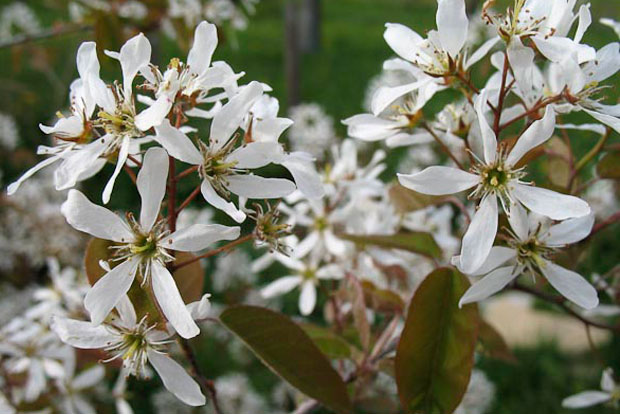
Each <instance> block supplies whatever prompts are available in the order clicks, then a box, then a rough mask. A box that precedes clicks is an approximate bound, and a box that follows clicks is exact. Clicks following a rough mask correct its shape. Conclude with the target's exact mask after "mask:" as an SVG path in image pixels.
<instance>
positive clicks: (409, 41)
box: [383, 23, 423, 62]
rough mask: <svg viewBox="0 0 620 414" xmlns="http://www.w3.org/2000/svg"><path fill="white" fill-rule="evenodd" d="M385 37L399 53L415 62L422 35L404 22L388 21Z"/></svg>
mask: <svg viewBox="0 0 620 414" xmlns="http://www.w3.org/2000/svg"><path fill="white" fill-rule="evenodd" d="M385 27H386V29H385V32H384V33H383V38H384V39H385V41H386V42H387V44H388V45H389V46H390V47H391V48H392V50H393V51H394V52H396V54H397V55H399V56H400V57H402V58H403V59H406V60H409V61H411V62H415V61H416V60H417V56H416V52H417V51H418V50H419V48H418V46H417V45H418V43H420V42H421V41H422V40H423V39H422V37H421V36H420V35H419V34H417V33H416V32H414V31H413V30H411V29H410V28H408V27H407V26H403V25H402V24H397V23H386V25H385Z"/></svg>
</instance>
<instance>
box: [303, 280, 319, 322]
mask: <svg viewBox="0 0 620 414" xmlns="http://www.w3.org/2000/svg"><path fill="white" fill-rule="evenodd" d="M315 305H316V286H314V282H313V281H311V280H307V281H305V282H304V283H303V284H302V285H301V294H300V295H299V311H300V312H301V314H302V315H304V316H307V315H310V314H311V313H312V311H313V310H314V306H315Z"/></svg>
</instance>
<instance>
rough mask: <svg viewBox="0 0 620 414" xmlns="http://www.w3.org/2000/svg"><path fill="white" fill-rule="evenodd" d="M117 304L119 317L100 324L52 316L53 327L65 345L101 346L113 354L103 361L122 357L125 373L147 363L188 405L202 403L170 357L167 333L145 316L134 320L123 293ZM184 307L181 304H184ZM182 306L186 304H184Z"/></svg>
mask: <svg viewBox="0 0 620 414" xmlns="http://www.w3.org/2000/svg"><path fill="white" fill-rule="evenodd" d="M121 304H122V305H121V306H117V308H116V309H117V311H118V313H119V317H118V318H116V317H115V318H113V320H112V321H111V322H106V323H105V324H103V325H95V324H93V323H91V322H84V321H78V320H73V319H65V318H54V320H53V321H52V330H53V331H54V332H55V333H56V334H57V335H58V336H59V337H60V339H61V340H62V341H63V342H65V343H66V344H68V345H71V346H73V347H75V348H79V349H103V350H105V351H106V352H108V353H110V354H111V355H112V357H111V358H109V359H108V360H106V362H108V361H112V360H115V359H118V358H121V359H122V360H123V369H124V370H125V372H126V373H128V374H132V375H135V376H137V377H144V376H145V375H146V373H145V369H146V364H147V362H148V363H150V364H151V366H152V367H153V368H154V369H155V371H157V373H158V374H159V376H160V377H161V380H162V382H163V383H164V386H165V387H166V388H167V389H168V391H170V392H171V393H173V394H174V395H175V396H176V397H177V398H178V399H180V400H181V401H183V402H184V403H185V404H187V405H192V406H201V405H204V404H205V397H204V395H203V394H202V391H201V390H200V386H199V385H198V384H197V383H196V382H195V381H194V380H193V379H192V377H190V376H189V374H188V373H187V372H186V371H185V369H184V368H183V367H181V366H180V365H179V364H178V363H176V362H175V361H174V360H173V359H172V358H170V357H169V356H168V355H167V354H166V352H165V349H166V345H167V344H168V343H169V342H170V341H169V340H168V338H169V337H170V333H169V332H166V331H161V330H158V329H156V326H157V325H152V326H149V325H148V321H147V319H146V317H144V318H142V319H141V320H140V321H138V320H137V317H136V314H135V311H134V309H133V306H132V305H131V303H130V302H129V299H128V298H127V297H126V296H125V297H124V299H123V301H122V302H121ZM183 307H184V306H183ZM184 308H185V307H184Z"/></svg>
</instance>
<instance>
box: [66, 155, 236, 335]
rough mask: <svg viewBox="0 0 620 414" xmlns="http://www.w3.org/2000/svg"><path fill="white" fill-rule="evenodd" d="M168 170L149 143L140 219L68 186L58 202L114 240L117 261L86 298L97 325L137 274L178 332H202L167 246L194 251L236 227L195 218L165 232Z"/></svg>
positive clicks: (70, 217)
mask: <svg viewBox="0 0 620 414" xmlns="http://www.w3.org/2000/svg"><path fill="white" fill-rule="evenodd" d="M167 176H168V156H167V154H166V151H164V150H163V149H161V148H151V149H150V150H148V151H147V153H146V155H145V156H144V162H143V167H142V169H141V170H140V172H139V173H138V180H137V186H138V192H139V193H140V197H141V199H142V206H141V210H140V220H139V221H136V220H135V219H133V218H132V216H128V218H129V222H128V223H127V222H125V221H123V220H122V219H121V218H120V217H119V216H117V215H116V214H114V213H112V212H111V211H110V210H107V209H105V208H103V207H99V206H97V205H95V204H92V203H91V202H90V201H88V199H87V198H86V197H85V196H84V195H83V194H82V193H81V192H79V191H77V190H71V191H70V192H69V197H68V199H67V201H66V202H65V203H64V204H63V206H62V213H63V214H64V216H65V217H66V218H67V221H68V222H69V224H71V225H72V226H73V227H75V228H76V229H77V230H80V231H83V232H85V233H89V234H90V235H92V236H94V237H98V238H101V239H105V240H112V241H114V242H116V243H118V245H117V246H115V247H114V249H115V250H116V257H114V258H113V259H112V261H116V262H118V265H117V266H116V267H114V268H113V269H112V270H110V271H109V272H108V273H106V274H105V276H103V277H102V278H101V279H99V280H98V281H97V282H96V283H95V285H94V286H93V287H92V289H91V290H90V291H89V292H88V293H87V294H86V298H85V299H84V306H85V307H86V309H87V310H88V311H89V313H90V316H91V319H92V321H93V323H94V324H95V325H99V324H101V323H102V322H103V320H104V319H105V318H106V316H107V315H108V314H109V313H110V311H111V310H112V309H113V308H114V307H115V306H116V305H117V303H118V301H119V300H121V298H122V297H123V295H125V294H126V293H127V291H128V290H129V288H130V287H131V285H132V283H133V281H134V279H135V277H136V275H138V277H139V280H140V283H141V284H142V285H143V286H146V285H148V286H150V288H152V289H153V293H154V295H155V298H156V300H157V303H158V304H159V307H160V308H161V310H162V312H163V313H164V315H165V316H166V318H167V319H168V321H169V322H170V323H171V324H172V326H173V327H174V328H175V329H176V331H177V332H178V333H179V335H181V336H182V337H184V338H191V337H193V336H196V335H198V333H199V332H200V330H199V329H198V326H196V324H195V323H194V321H193V320H192V318H191V316H190V315H189V312H187V310H186V309H185V305H184V304H183V299H182V298H181V295H180V293H179V290H178V288H177V286H176V284H175V282H174V279H173V278H172V275H171V274H170V272H169V271H168V269H166V263H167V262H170V261H171V260H173V256H172V255H171V253H170V251H171V250H177V251H197V250H201V249H203V248H205V247H206V246H208V245H209V244H211V243H214V242H216V241H220V240H234V239H236V238H237V237H238V236H239V228H238V227H226V226H221V225H218V224H211V225H207V224H194V225H193V226H190V227H187V228H184V229H180V230H177V231H176V232H174V233H172V234H168V232H167V231H164V229H163V227H164V225H165V223H163V222H161V221H160V222H157V217H158V214H159V209H160V206H161V202H162V200H163V198H164V195H165V191H166V178H167Z"/></svg>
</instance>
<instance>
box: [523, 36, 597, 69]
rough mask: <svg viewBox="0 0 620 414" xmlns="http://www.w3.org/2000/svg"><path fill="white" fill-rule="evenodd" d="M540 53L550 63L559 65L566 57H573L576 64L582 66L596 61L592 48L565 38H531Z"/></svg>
mask: <svg viewBox="0 0 620 414" xmlns="http://www.w3.org/2000/svg"><path fill="white" fill-rule="evenodd" d="M532 40H533V41H534V43H535V44H536V48H537V49H538V50H539V51H540V53H541V54H542V55H543V56H544V57H546V58H547V59H549V60H550V61H552V62H556V63H559V62H561V61H562V60H563V59H564V58H566V56H571V55H575V56H576V57H577V63H579V64H582V63H584V62H588V61H590V60H594V59H596V50H595V49H594V48H593V47H592V46H588V45H582V44H579V43H577V42H575V41H573V40H572V39H569V38H567V37H558V36H551V37H548V38H543V37H540V36H534V37H532Z"/></svg>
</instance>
